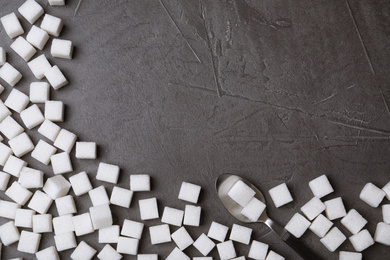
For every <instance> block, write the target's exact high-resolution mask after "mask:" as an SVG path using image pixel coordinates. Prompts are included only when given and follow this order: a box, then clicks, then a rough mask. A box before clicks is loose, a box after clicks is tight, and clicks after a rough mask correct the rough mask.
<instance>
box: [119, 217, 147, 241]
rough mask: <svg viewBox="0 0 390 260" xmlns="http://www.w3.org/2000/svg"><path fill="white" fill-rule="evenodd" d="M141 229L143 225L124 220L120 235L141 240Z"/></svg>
mask: <svg viewBox="0 0 390 260" xmlns="http://www.w3.org/2000/svg"><path fill="white" fill-rule="evenodd" d="M143 229H144V224H143V223H141V222H137V221H133V220H129V219H125V220H124V222H123V227H122V231H121V235H122V236H127V237H133V238H137V239H141V236H142V231H143Z"/></svg>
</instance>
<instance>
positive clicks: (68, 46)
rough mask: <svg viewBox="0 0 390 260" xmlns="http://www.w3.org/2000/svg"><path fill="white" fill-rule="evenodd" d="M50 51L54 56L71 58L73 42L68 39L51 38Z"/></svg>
mask: <svg viewBox="0 0 390 260" xmlns="http://www.w3.org/2000/svg"><path fill="white" fill-rule="evenodd" d="M50 53H51V55H52V56H53V57H55V58H62V59H72V54H73V43H72V41H69V40H62V39H53V41H52V43H51V49H50Z"/></svg>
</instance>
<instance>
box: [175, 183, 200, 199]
mask: <svg viewBox="0 0 390 260" xmlns="http://www.w3.org/2000/svg"><path fill="white" fill-rule="evenodd" d="M200 190H201V187H200V186H199V185H196V184H192V183H188V182H182V184H181V187H180V192H179V199H181V200H184V201H188V202H192V203H198V199H199V194H200Z"/></svg>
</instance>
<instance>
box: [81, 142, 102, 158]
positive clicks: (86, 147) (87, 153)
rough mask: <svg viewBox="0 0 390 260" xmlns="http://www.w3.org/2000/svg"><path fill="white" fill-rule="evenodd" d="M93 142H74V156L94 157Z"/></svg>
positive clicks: (94, 145) (94, 144)
mask: <svg viewBox="0 0 390 260" xmlns="http://www.w3.org/2000/svg"><path fill="white" fill-rule="evenodd" d="M96 150H97V149H96V143H95V142H76V158H78V159H96Z"/></svg>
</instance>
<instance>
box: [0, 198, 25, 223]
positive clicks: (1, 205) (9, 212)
mask: <svg viewBox="0 0 390 260" xmlns="http://www.w3.org/2000/svg"><path fill="white" fill-rule="evenodd" d="M20 207H21V206H20V205H19V204H17V203H15V202H11V201H6V200H0V217H2V218H9V219H15V216H16V210H17V209H19V208H20Z"/></svg>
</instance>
